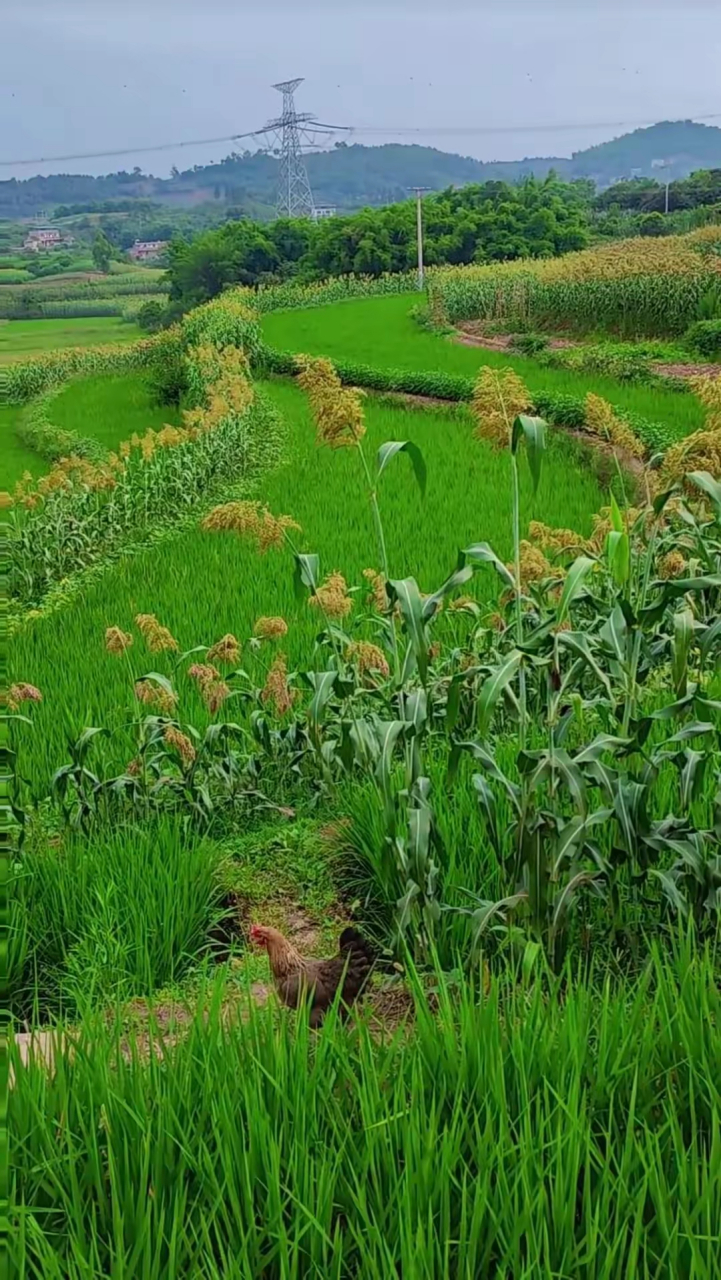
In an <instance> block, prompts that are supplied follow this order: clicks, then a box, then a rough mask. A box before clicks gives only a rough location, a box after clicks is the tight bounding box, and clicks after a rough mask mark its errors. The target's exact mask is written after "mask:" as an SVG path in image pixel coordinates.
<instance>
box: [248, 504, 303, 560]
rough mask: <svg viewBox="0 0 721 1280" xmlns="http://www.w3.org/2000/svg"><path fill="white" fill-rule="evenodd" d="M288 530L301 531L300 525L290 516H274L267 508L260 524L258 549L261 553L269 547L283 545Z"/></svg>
mask: <svg viewBox="0 0 721 1280" xmlns="http://www.w3.org/2000/svg"><path fill="white" fill-rule="evenodd" d="M288 530H292V531H294V532H295V533H300V525H299V524H296V522H295V520H293V519H292V518H291V517H290V516H274V515H273V514H272V513H271V512H270V511H268V510H265V511H264V512H263V515H262V517H261V520H260V523H259V525H258V550H259V551H260V553H261V555H262V554H263V552H265V551H267V550H268V547H282V545H283V542H284V541H285V535H286V531H288Z"/></svg>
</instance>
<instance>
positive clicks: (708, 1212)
mask: <svg viewBox="0 0 721 1280" xmlns="http://www.w3.org/2000/svg"><path fill="white" fill-rule="evenodd" d="M481 973H482V970H480V971H479V976H478V978H477V979H476V980H474V979H473V978H460V979H456V981H455V983H449V982H448V981H447V980H444V978H443V977H442V976H440V975H439V977H438V978H437V980H436V981H435V984H434V985H435V994H434V997H433V1000H432V1001H429V1000H427V999H424V997H423V994H422V990H421V988H420V984H419V986H418V989H417V995H416V1000H415V1010H414V1020H413V1022H412V1024H411V1026H410V1028H406V1029H401V1031H400V1032H399V1034H396V1035H394V1034H393V1033H392V1029H390V1030H388V1031H386V1033H385V1034H381V1035H379V1033H378V1031H377V1030H376V1031H375V1032H373V1031H372V1029H371V1027H370V1026H369V1025H368V1022H367V1020H365V1019H361V1020H360V1021H359V1022H358V1023H357V1025H356V1027H355V1029H354V1030H353V1031H352V1032H351V1033H349V1032H348V1031H347V1030H346V1029H345V1028H342V1027H340V1026H339V1025H338V1024H337V1022H336V1021H335V1019H330V1020H329V1021H328V1022H327V1024H326V1026H325V1027H324V1029H323V1031H322V1033H320V1034H319V1035H311V1034H310V1033H309V1032H308V1030H307V1028H304V1027H303V1025H302V1022H301V1021H298V1022H297V1023H296V1022H295V1021H294V1020H293V1019H292V1017H290V1016H287V1015H284V1016H283V1017H282V1018H281V1019H280V1021H278V1019H277V1017H276V1016H275V1014H274V1012H273V1011H271V1010H270V1009H268V1008H266V1009H264V1010H259V1009H254V1008H252V1006H251V1007H250V1008H248V1010H247V1012H246V1010H245V1007H244V1005H243V1004H242V1003H241V1004H240V1005H239V1006H237V1012H236V1013H235V1016H233V1009H232V1006H231V1007H230V1008H229V1005H228V999H227V993H226V992H225V991H224V989H223V987H222V985H220V984H218V985H217V986H215V987H213V988H210V989H208V990H207V991H204V992H202V993H201V996H200V999H199V1002H198V1012H197V1014H196V1016H195V1017H194V1018H193V1019H192V1020H191V1023H190V1025H189V1026H183V1027H181V1028H180V1032H179V1033H178V1030H177V1028H176V1029H173V1028H172V1027H171V1028H170V1030H169V1031H168V1030H166V1032H165V1034H164V1033H163V1030H162V1026H163V1019H162V1015H163V1009H162V1008H160V1009H159V1011H158V1016H159V1021H158V1022H157V1023H156V1024H155V1027H154V1029H153V1024H152V1023H151V1024H150V1029H149V1028H148V1027H144V1028H143V1029H142V1030H141V1032H140V1034H138V1033H135V1034H134V1033H133V1031H132V1028H130V1029H128V1028H127V1027H126V1028H123V1024H122V1020H121V1019H120V1018H119V1019H118V1020H117V1021H116V1023H115V1024H114V1025H113V1024H112V1023H111V1025H110V1026H108V1025H107V1021H106V1020H101V1019H100V1018H96V1019H95V1020H92V1019H91V1020H88V1021H86V1022H85V1023H84V1024H83V1025H82V1026H80V1027H79V1028H78V1029H77V1031H75V1032H71V1033H70V1035H69V1040H70V1044H68V1045H66V1047H65V1049H64V1050H61V1051H59V1053H58V1055H57V1058H56V1062H55V1067H54V1069H53V1070H51V1071H48V1069H47V1068H46V1067H45V1066H44V1065H42V1063H40V1062H38V1063H36V1064H35V1065H31V1066H29V1067H28V1068H23V1067H21V1066H20V1065H19V1064H18V1062H17V1057H16V1055H15V1054H14V1053H13V1058H12V1062H13V1067H14V1071H15V1077H16V1079H15V1086H14V1088H13V1089H12V1090H11V1092H10V1096H9V1116H8V1124H9V1130H10V1143H11V1151H12V1162H11V1220H12V1222H13V1226H14V1230H13V1231H12V1232H11V1233H10V1237H9V1250H10V1259H11V1265H12V1266H13V1269H14V1270H15V1271H16V1273H17V1274H18V1275H22V1276H27V1277H40V1276H43V1277H57V1280H60V1277H61V1276H62V1277H64V1276H66V1275H69V1274H72V1275H75V1274H77V1275H81V1274H94V1275H109V1274H118V1275H121V1274H125V1275H134V1276H143V1277H146V1276H147V1277H148V1280H150V1277H151V1276H152V1277H153V1280H155V1278H156V1277H157V1278H158V1280H174V1278H175V1277H180V1276H183V1275H188V1274H194V1275H198V1276H204V1277H206V1276H207V1277H208V1280H210V1277H216V1276H218V1275H223V1276H232V1277H237V1278H238V1280H241V1278H242V1280H246V1277H250V1276H261V1275H263V1276H267V1277H269V1278H275V1277H278V1278H280V1277H281V1276H291V1275H292V1276H297V1277H311V1276H317V1275H323V1276H327V1277H335V1278H337V1280H346V1278H347V1277H350V1276H357V1275H363V1276H368V1277H374V1278H377V1280H386V1278H387V1277H388V1275H390V1274H403V1275H408V1276H410V1275H412V1276H418V1277H423V1278H424V1280H426V1278H427V1280H452V1278H453V1277H458V1276H467V1277H469V1278H470V1277H475V1276H478V1275H504V1276H506V1275H512V1276H514V1277H517V1278H518V1280H533V1278H535V1277H537V1276H538V1275H541V1274H542V1275H549V1276H550V1275H556V1276H557V1275H564V1276H574V1277H579V1280H581V1278H583V1280H586V1278H588V1280H594V1278H597V1277H600V1276H603V1277H609V1278H611V1277H613V1278H614V1280H615V1278H616V1277H618V1278H619V1280H621V1277H625V1276H628V1275H632V1274H637V1275H655V1276H659V1277H660V1276H668V1277H671V1276H674V1277H675V1276H692V1275H693V1276H699V1277H708V1280H711V1277H712V1276H714V1274H715V1270H716V1264H717V1258H718V1229H717V1228H718V1222H719V1218H720V1217H721V1192H720V1188H721V1177H719V1173H720V1172H721V1147H720V1146H719V1136H718V1135H719V1120H720V1118H721V1092H720V1090H719V1075H718V1069H717V1066H718V1061H719V1056H720V1055H721V1042H720V1041H719V1034H720V1033H719V1026H720V1025H721V1005H720V1003H719V992H718V987H717V984H716V978H715V973H714V967H713V960H712V958H711V956H710V955H703V954H701V955H696V954H694V952H693V950H692V949H691V947H689V946H688V945H686V944H685V943H684V942H683V941H680V942H679V943H678V944H677V947H676V949H675V951H674V953H673V954H666V955H664V956H661V955H660V954H658V953H656V954H654V956H653V958H652V959H651V961H650V962H649V964H648V966H647V968H646V970H645V971H644V972H643V974H642V975H641V976H640V977H639V978H638V979H637V980H635V981H631V980H628V981H626V982H623V983H619V984H618V986H614V985H613V984H612V983H610V982H609V981H607V980H603V979H602V975H601V974H598V978H599V981H598V983H597V984H596V985H595V986H594V985H593V984H591V985H589V986H586V985H584V984H579V983H578V982H577V981H575V974H574V973H573V971H572V970H571V969H569V970H568V971H567V972H566V973H564V975H563V978H562V979H561V980H559V982H558V983H557V984H556V983H553V984H552V985H551V986H550V988H548V987H544V984H542V983H540V982H534V981H532V980H526V981H525V982H524V981H521V982H517V981H515V977H514V976H511V975H510V974H509V975H507V976H506V977H504V978H500V979H497V978H495V977H491V978H489V979H488V980H487V981H486V984H485V986H486V989H485V993H484V992H483V990H482V987H483V983H482V981H481ZM165 1021H166V1022H167V1017H166V1018H165ZM149 1034H150V1037H151V1045H150V1047H149V1046H148V1038H149Z"/></svg>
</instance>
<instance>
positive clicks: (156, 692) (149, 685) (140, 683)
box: [135, 680, 178, 716]
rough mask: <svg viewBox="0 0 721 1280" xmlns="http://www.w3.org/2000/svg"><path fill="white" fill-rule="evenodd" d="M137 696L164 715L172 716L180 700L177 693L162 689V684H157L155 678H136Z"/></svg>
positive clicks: (140, 700)
mask: <svg viewBox="0 0 721 1280" xmlns="http://www.w3.org/2000/svg"><path fill="white" fill-rule="evenodd" d="M135 696H136V698H137V699H138V702H142V703H144V704H145V705H146V706H148V707H153V709H154V710H156V711H158V712H159V713H160V715H163V716H171V715H172V714H173V712H174V711H175V705H176V703H177V701H178V698H177V694H175V693H169V692H168V690H167V689H161V687H160V685H159V684H155V682H154V681H153V680H136V681H135Z"/></svg>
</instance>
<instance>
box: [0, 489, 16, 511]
mask: <svg viewBox="0 0 721 1280" xmlns="http://www.w3.org/2000/svg"><path fill="white" fill-rule="evenodd" d="M12 505H13V496H12V494H11V493H8V491H7V489H0V510H3V511H4V510H5V508H6V507H11V506H12Z"/></svg>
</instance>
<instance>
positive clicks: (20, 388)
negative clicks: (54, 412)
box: [4, 338, 160, 404]
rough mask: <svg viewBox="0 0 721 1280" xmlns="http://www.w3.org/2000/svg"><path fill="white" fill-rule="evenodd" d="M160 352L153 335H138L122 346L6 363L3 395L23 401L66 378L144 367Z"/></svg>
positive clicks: (65, 350) (71, 349) (81, 349)
mask: <svg viewBox="0 0 721 1280" xmlns="http://www.w3.org/2000/svg"><path fill="white" fill-rule="evenodd" d="M159 351H160V348H159V346H158V343H157V340H156V339H153V338H141V339H140V340H139V341H137V342H132V343H127V344H126V345H125V346H122V345H114V344H108V345H107V346H102V347H66V348H60V349H58V350H56V351H49V352H46V353H45V354H44V355H39V356H35V357H33V358H32V359H30V360H24V361H22V362H21V361H18V362H17V363H15V364H11V365H9V366H8V368H7V369H6V370H5V371H4V386H5V395H6V398H7V400H8V401H9V402H10V403H11V404H24V403H25V402H27V401H28V400H31V399H32V398H33V397H34V396H38V395H40V394H41V393H42V392H44V391H47V390H49V389H50V388H51V387H57V386H60V385H61V384H62V383H63V382H67V381H68V379H69V378H73V377H83V376H88V375H91V376H92V375H95V374H99V373H121V372H125V371H126V370H130V369H143V368H146V367H148V366H149V365H150V364H152V363H153V362H154V361H155V359H156V358H157V355H158V353H159Z"/></svg>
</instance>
